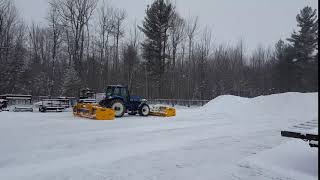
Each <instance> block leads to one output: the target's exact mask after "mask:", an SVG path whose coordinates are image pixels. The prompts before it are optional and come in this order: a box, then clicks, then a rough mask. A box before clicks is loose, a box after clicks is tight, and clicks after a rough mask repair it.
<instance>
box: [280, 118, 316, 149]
mask: <svg viewBox="0 0 320 180" xmlns="http://www.w3.org/2000/svg"><path fill="white" fill-rule="evenodd" d="M318 132H319V131H318V120H311V121H308V122H305V123H302V124H298V125H295V126H293V127H291V128H289V129H288V130H283V131H281V136H283V137H289V138H298V139H302V140H304V141H308V142H309V145H310V147H318V143H319V135H318V134H319V133H318Z"/></svg>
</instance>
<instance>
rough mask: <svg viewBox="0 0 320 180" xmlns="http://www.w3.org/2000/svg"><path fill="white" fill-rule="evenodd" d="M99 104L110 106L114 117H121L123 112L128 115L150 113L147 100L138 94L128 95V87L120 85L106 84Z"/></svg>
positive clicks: (145, 114) (146, 114)
mask: <svg viewBox="0 0 320 180" xmlns="http://www.w3.org/2000/svg"><path fill="white" fill-rule="evenodd" d="M99 105H100V106H102V107H106V108H112V109H113V110H114V111H115V114H116V117H122V116H123V115H124V114H125V113H128V114H129V115H136V114H139V115H140V116H148V115H149V114H150V107H149V105H148V104H147V100H146V99H143V98H141V97H139V96H130V93H129V90H128V87H127V86H122V85H112V86H108V87H107V89H106V92H105V98H104V99H103V100H102V101H100V102H99Z"/></svg>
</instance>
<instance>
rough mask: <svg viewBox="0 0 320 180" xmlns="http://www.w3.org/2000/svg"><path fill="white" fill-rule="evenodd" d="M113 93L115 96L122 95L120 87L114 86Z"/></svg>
mask: <svg viewBox="0 0 320 180" xmlns="http://www.w3.org/2000/svg"><path fill="white" fill-rule="evenodd" d="M113 94H114V95H115V96H121V89H120V88H114V91H113Z"/></svg>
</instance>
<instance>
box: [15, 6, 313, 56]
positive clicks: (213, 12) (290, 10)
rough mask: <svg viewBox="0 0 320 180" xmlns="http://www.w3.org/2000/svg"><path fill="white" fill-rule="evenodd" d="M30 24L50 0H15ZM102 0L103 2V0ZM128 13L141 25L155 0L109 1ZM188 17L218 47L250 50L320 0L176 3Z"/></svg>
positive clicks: (289, 27) (270, 40) (270, 41)
mask: <svg viewBox="0 0 320 180" xmlns="http://www.w3.org/2000/svg"><path fill="white" fill-rule="evenodd" d="M15 1H16V5H17V7H18V9H19V11H20V14H21V16H22V17H23V18H24V19H25V20H26V21H27V22H28V23H31V22H36V23H43V24H44V23H45V19H44V18H45V16H46V12H47V9H48V0H15ZM100 1H102V0H100ZM109 1H110V2H111V4H113V5H114V6H116V7H118V8H124V9H125V10H126V11H127V15H128V19H127V21H126V24H127V25H128V26H129V25H130V26H131V24H132V23H133V21H134V20H136V21H137V22H138V24H141V21H142V19H143V17H144V15H145V14H144V13H145V9H146V6H147V5H148V4H150V3H151V2H152V1H153V0H109ZM175 4H176V6H177V9H178V11H179V12H180V14H181V15H182V16H184V17H190V16H199V20H200V27H201V28H203V27H205V26H208V27H209V28H210V29H211V30H212V35H213V38H214V41H215V44H221V43H222V44H228V45H233V44H234V43H236V42H238V41H239V40H240V39H242V40H243V41H244V43H245V45H246V49H247V51H250V52H251V51H252V49H254V48H255V47H257V46H258V45H262V46H264V47H268V46H273V45H274V44H275V43H276V42H277V41H278V40H279V39H280V38H282V39H285V38H286V37H288V36H289V35H290V33H291V32H292V31H293V29H294V28H295V27H296V20H295V16H296V14H297V13H298V12H299V10H300V9H302V8H303V7H304V6H306V5H308V6H311V7H313V8H317V7H318V1H317V0H176V1H175Z"/></svg>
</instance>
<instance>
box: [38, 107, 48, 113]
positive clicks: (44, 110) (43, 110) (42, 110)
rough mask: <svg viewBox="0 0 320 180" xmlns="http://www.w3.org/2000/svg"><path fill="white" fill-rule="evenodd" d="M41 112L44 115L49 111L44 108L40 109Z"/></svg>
mask: <svg viewBox="0 0 320 180" xmlns="http://www.w3.org/2000/svg"><path fill="white" fill-rule="evenodd" d="M39 111H40V112H43V113H44V112H46V111H47V110H46V109H45V108H43V107H42V108H40V109H39Z"/></svg>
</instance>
